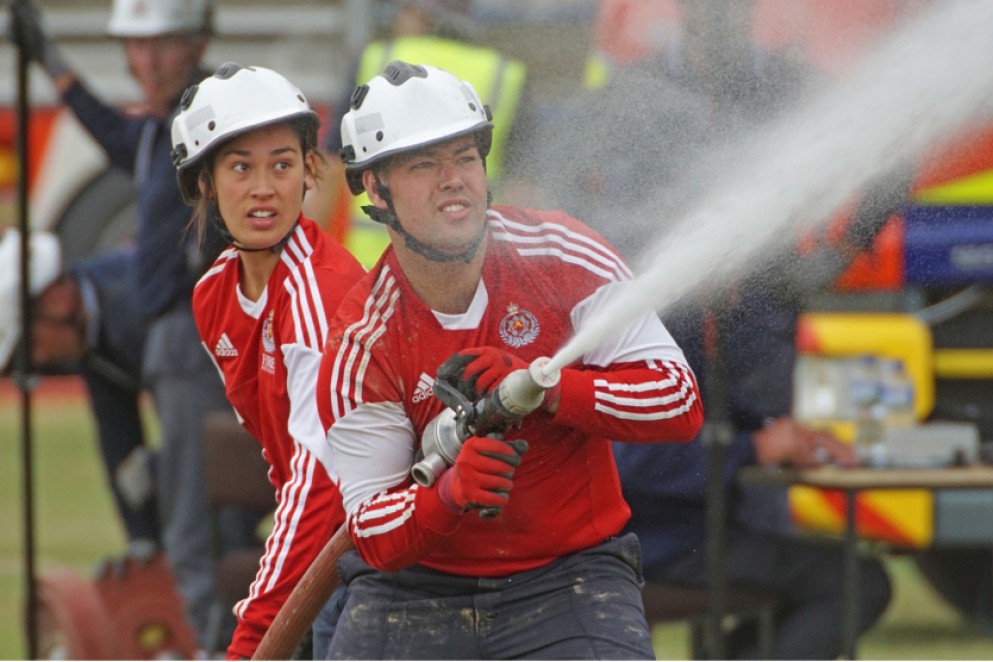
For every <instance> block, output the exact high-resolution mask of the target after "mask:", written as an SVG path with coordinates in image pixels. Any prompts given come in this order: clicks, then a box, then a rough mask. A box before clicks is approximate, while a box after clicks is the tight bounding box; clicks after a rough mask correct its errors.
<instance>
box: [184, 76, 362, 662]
mask: <svg viewBox="0 0 993 662" xmlns="http://www.w3.org/2000/svg"><path fill="white" fill-rule="evenodd" d="M318 125H319V120H318V117H317V114H316V113H315V112H314V111H313V109H312V108H311V107H310V106H309V105H308V104H307V101H306V99H305V98H304V96H303V95H302V94H301V93H300V91H299V90H298V89H297V88H296V87H295V86H294V85H293V84H292V83H290V82H289V81H288V80H286V79H285V78H284V77H283V76H281V75H280V74H278V73H276V72H274V71H271V70H269V69H264V68H262V67H241V66H239V65H237V64H233V63H228V64H225V65H223V66H221V67H220V68H219V69H218V70H217V72H216V73H214V75H213V76H210V77H209V78H206V79H204V80H203V81H202V82H201V83H200V84H199V85H196V86H194V87H191V88H190V89H188V90H187V91H186V94H185V95H184V97H183V101H182V103H181V111H180V113H179V115H177V117H176V119H175V120H174V122H173V126H172V142H173V163H174V164H175V165H176V167H177V169H178V171H179V185H180V188H181V190H182V194H183V199H184V200H185V201H186V202H187V204H190V205H192V206H193V207H194V213H193V225H194V226H195V227H196V229H197V230H198V231H199V232H201V233H202V232H203V231H204V229H205V227H206V224H207V223H216V224H218V226H219V229H220V230H221V232H222V234H223V235H224V236H225V238H226V239H227V240H228V241H229V242H230V246H229V247H228V248H227V249H226V250H224V251H223V252H222V253H221V255H220V256H219V257H218V259H217V261H216V262H215V263H214V265H213V266H212V267H211V268H210V269H209V270H208V271H207V272H206V273H205V274H204V276H203V277H202V278H201V280H200V282H199V283H198V284H197V286H196V289H195V291H194V295H193V311H194V316H195V318H196V322H197V328H198V330H199V332H200V338H201V340H202V342H203V345H204V348H205V349H206V350H207V352H208V353H209V354H210V356H211V358H212V359H213V360H214V362H215V364H216V365H217V367H218V370H219V371H220V373H221V376H222V377H223V379H224V387H225V391H226V393H227V397H228V399H229V400H230V402H231V404H232V406H233V407H234V409H235V411H236V412H237V414H238V417H239V420H241V421H242V423H243V424H244V426H245V428H246V429H247V430H248V431H249V432H251V433H252V434H253V435H254V436H255V438H256V439H258V440H259V441H260V442H261V444H262V453H263V455H264V456H265V458H266V460H267V461H268V462H269V464H270V467H271V468H270V470H269V478H270V481H271V482H272V484H273V487H274V488H275V489H276V511H275V516H274V517H275V519H274V522H273V527H272V533H271V534H270V536H269V539H268V541H267V543H266V551H265V554H264V556H263V557H262V559H261V561H260V564H259V571H258V574H257V575H256V578H255V581H254V582H253V583H252V586H251V589H250V591H249V595H248V596H247V597H246V598H245V599H243V600H241V601H240V602H239V603H238V604H237V605H236V606H235V608H234V612H235V615H236V616H237V618H238V625H237V628H236V630H235V632H234V636H233V638H232V642H231V644H230V646H229V648H228V651H227V652H228V657H229V658H238V657H244V658H248V657H251V656H252V654H253V653H254V651H255V649H256V647H257V646H258V644H259V642H260V641H261V638H262V636H263V634H264V633H265V631H266V629H268V627H269V625H270V624H271V623H272V620H273V618H274V617H275V615H276V613H277V612H278V611H279V608H280V606H281V605H282V604H283V602H284V601H285V600H286V598H287V597H288V596H289V594H290V592H291V590H292V588H293V586H294V585H295V584H296V583H297V581H298V580H299V579H300V577H301V576H302V575H303V573H304V572H305V571H306V569H307V568H308V567H309V565H310V563H311V561H312V560H313V559H314V557H315V556H316V555H317V553H318V552H319V551H320V550H321V548H322V547H323V546H324V544H325V543H326V542H327V540H328V539H329V538H330V537H331V535H332V534H333V533H334V531H335V529H336V528H337V527H338V526H340V525H341V523H342V522H343V521H344V512H343V510H342V506H341V496H340V494H339V492H338V489H337V487H336V486H335V484H334V482H332V480H331V479H330V477H329V476H328V474H327V472H326V471H325V469H324V467H323V466H322V461H323V460H324V459H325V457H324V456H326V455H327V453H328V446H327V443H326V441H325V438H324V430H323V428H322V426H321V422H320V419H319V417H318V413H317V404H316V396H315V388H316V383H317V371H318V366H319V364H320V360H321V352H322V349H323V346H324V340H325V336H326V334H327V330H328V321H329V319H330V318H331V317H332V316H333V315H334V312H335V310H336V309H337V307H338V304H339V302H340V301H341V299H342V298H343V297H344V295H345V293H346V292H347V291H348V290H349V288H350V287H351V285H352V284H353V283H354V282H356V281H357V280H358V279H359V278H361V276H362V275H363V274H364V269H363V268H362V267H361V266H360V265H359V263H358V262H357V261H356V260H355V259H354V258H353V257H352V256H351V255H350V254H349V253H348V252H347V251H346V250H345V249H344V248H342V247H341V246H340V245H339V244H338V243H336V242H335V241H334V240H333V239H331V238H330V237H329V236H327V235H326V234H325V233H324V232H323V231H322V230H321V229H320V227H318V225H317V224H316V223H314V221H312V220H310V219H308V218H306V217H304V216H303V215H302V213H301V207H302V204H303V197H304V194H305V192H306V191H307V190H308V189H309V188H311V187H312V186H314V182H315V176H316V174H317V172H318V168H319V167H320V164H321V160H320V158H321V157H320V156H319V154H318V152H317V149H316V145H317V129H318Z"/></svg>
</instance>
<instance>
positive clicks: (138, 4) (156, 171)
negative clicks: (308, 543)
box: [12, 0, 255, 646]
mask: <svg viewBox="0 0 993 662" xmlns="http://www.w3.org/2000/svg"><path fill="white" fill-rule="evenodd" d="M12 7H13V9H14V16H13V18H14V21H13V29H14V30H18V31H20V33H21V34H22V39H21V41H23V42H25V43H27V44H28V45H29V50H30V56H31V57H32V58H33V59H35V60H36V61H37V62H39V63H40V64H41V65H42V67H44V69H45V70H46V71H47V72H48V73H49V75H50V76H51V78H52V81H53V83H54V86H55V89H56V91H57V92H58V93H59V94H60V96H61V98H62V100H63V101H64V102H65V103H66V104H67V105H68V106H69V107H70V108H71V109H72V110H73V112H74V113H75V114H76V116H77V117H78V118H79V120H80V122H81V123H82V124H83V126H84V127H85V128H86V129H87V131H89V132H90V133H91V134H92V135H93V137H94V138H95V139H96V141H97V142H98V143H99V144H100V145H101V146H102V147H103V148H104V150H105V151H106V152H107V155H108V156H109V157H110V161H111V162H112V163H113V164H114V165H115V166H117V167H119V168H122V169H124V170H125V171H127V172H130V173H132V175H133V177H134V182H135V187H136V193H137V198H138V201H137V219H136V220H137V226H136V229H135V250H136V258H135V260H134V262H133V265H134V269H133V271H132V274H131V278H130V285H131V302H132V306H133V311H134V312H135V313H136V314H137V315H138V316H139V317H141V318H142V319H143V320H144V321H145V323H147V324H148V325H149V326H148V336H147V341H146V344H145V354H144V357H143V366H142V370H143V377H144V380H145V384H146V386H147V387H148V388H149V390H150V391H151V393H152V395H153V397H154V400H155V407H156V413H157V414H158V419H159V423H160V431H161V436H162V441H161V445H160V448H161V451H160V453H159V456H158V463H157V471H158V484H159V506H160V511H161V517H160V519H161V523H162V544H163V547H164V549H165V552H166V555H167V557H168V559H169V563H170V566H171V568H172V570H173V572H174V573H175V575H176V579H177V583H178V587H179V592H180V595H181V596H182V597H183V600H184V602H185V605H186V608H187V611H188V615H189V617H190V620H191V623H192V625H193V626H194V627H195V629H196V631H197V633H198V634H199V637H200V642H201V644H202V645H204V646H207V645H209V643H210V642H209V639H211V638H213V637H212V636H211V635H210V634H209V633H208V632H207V630H208V624H209V622H210V612H211V606H212V604H213V602H214V560H213V556H214V544H213V542H214V531H213V526H212V521H214V520H213V519H212V518H211V517H210V513H209V510H208V504H207V498H206V494H205V487H204V470H203V437H202V427H203V421H204V419H205V418H206V416H207V415H208V414H209V413H211V412H215V411H227V410H228V404H227V401H226V399H225V397H224V389H223V385H222V384H221V381H220V380H219V379H218V377H217V371H216V370H215V369H214V367H213V365H212V364H211V362H210V360H209V359H208V357H206V356H204V353H203V351H202V350H201V349H200V347H199V344H200V343H199V338H198V336H197V332H196V326H195V324H194V322H193V313H192V308H191V304H190V300H191V297H192V292H193V286H194V284H195V283H196V280H197V278H198V277H199V275H200V274H201V273H202V271H203V268H204V267H205V266H206V265H207V264H209V263H210V261H211V260H212V259H213V257H214V255H216V251H217V249H218V248H219V246H220V244H221V242H220V241H219V240H218V237H217V234H216V232H215V231H214V230H212V229H211V230H209V236H208V240H207V242H206V244H205V245H206V246H208V249H207V250H206V251H204V252H205V253H206V255H205V254H203V253H201V252H199V251H198V246H197V244H196V241H195V238H194V237H192V236H191V235H189V233H186V232H185V228H186V225H187V223H188V221H189V209H188V208H187V207H186V205H184V204H183V201H182V199H181V197H180V195H179V190H178V188H177V186H176V173H175V170H174V168H173V165H172V161H171V159H170V155H169V154H170V150H171V148H172V146H171V143H170V139H169V128H170V122H171V116H172V114H173V113H174V111H175V109H176V107H177V105H178V103H179V98H180V95H181V94H182V93H183V90H184V89H185V88H186V87H187V86H188V85H190V84H192V83H194V82H196V81H199V80H201V79H202V78H203V77H204V76H205V75H206V72H204V71H201V70H200V60H201V58H202V57H203V54H204V52H205V50H206V48H207V44H208V41H209V37H210V33H211V29H212V26H211V14H212V7H211V4H210V3H209V1H208V0H156V1H155V2H149V1H148V0H114V4H113V9H112V14H111V18H110V22H109V24H108V28H107V31H108V33H109V34H110V35H111V36H113V37H116V38H119V39H120V40H121V44H122V46H123V48H124V54H125V57H126V58H127V62H128V67H129V69H130V71H131V74H132V76H133V77H134V79H135V82H136V83H137V84H138V87H139V88H140V89H141V94H142V101H143V103H144V105H145V112H144V113H143V114H141V115H139V116H133V115H125V114H123V113H121V112H119V111H118V110H116V109H114V108H110V107H108V106H106V105H105V104H103V103H101V102H100V101H99V100H98V99H97V98H95V97H94V96H93V95H92V94H91V93H90V92H89V91H88V90H87V89H86V87H85V86H84V85H83V84H82V82H81V81H80V80H79V78H78V77H77V75H76V73H75V72H73V71H72V69H70V68H69V66H68V64H67V63H66V62H65V60H64V59H63V57H62V55H61V54H60V52H59V49H58V47H57V46H56V45H55V44H54V43H53V42H52V41H51V39H49V38H48V37H47V35H46V34H45V33H44V31H43V30H42V28H41V25H40V19H39V16H38V15H37V13H36V11H35V10H34V9H33V7H31V5H29V4H28V3H14V4H13V5H12ZM210 247H213V250H212V249H211V248H210ZM244 520H245V521H243V518H242V517H241V516H240V514H239V513H237V512H234V511H225V512H223V513H222V514H221V517H220V518H219V521H220V523H221V527H222V530H221V532H220V540H221V543H222V544H225V545H228V546H231V545H237V544H239V543H238V542H234V541H242V540H244V539H245V538H246V534H245V533H244V532H243V531H242V529H243V528H245V527H248V526H252V525H253V523H254V521H255V518H254V517H246V518H244ZM228 541H232V542H230V543H229V542H228ZM241 544H243V543H241Z"/></svg>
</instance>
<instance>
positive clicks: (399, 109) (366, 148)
mask: <svg viewBox="0 0 993 662" xmlns="http://www.w3.org/2000/svg"><path fill="white" fill-rule="evenodd" d="M490 119H491V115H490V110H489V108H487V107H486V106H485V105H483V102H482V101H481V100H480V98H479V95H478V94H476V91H475V90H474V89H473V88H472V85H470V84H469V83H467V82H466V81H464V80H460V79H458V78H456V77H455V76H453V75H452V74H450V73H448V72H447V71H444V70H442V69H438V68H437V67H433V66H430V65H427V64H418V65H413V64H408V63H407V62H401V61H399V60H395V61H393V62H391V63H390V64H389V65H387V67H386V69H384V70H383V72H382V73H381V74H377V75H376V76H374V77H373V78H372V80H370V81H369V82H368V83H366V84H365V85H362V86H360V87H358V88H356V90H355V92H354V93H353V94H352V100H351V104H350V107H349V111H348V112H347V113H345V115H344V117H342V118H341V144H342V145H343V147H342V149H341V159H342V161H343V162H344V163H345V177H346V179H347V180H348V187H349V189H351V191H352V193H353V194H355V195H358V194H360V193H362V191H364V190H365V187H364V185H363V184H362V172H363V171H365V170H368V169H369V167H370V166H372V165H375V164H377V163H380V162H382V161H383V160H384V159H387V158H389V157H391V156H395V155H397V154H400V153H403V152H409V151H411V150H414V149H418V148H421V147H425V146H427V145H432V144H435V143H439V142H443V141H445V140H448V139H450V138H455V137H457V136H463V135H469V134H473V133H474V134H476V136H477V140H478V144H479V153H480V156H482V157H483V159H484V161H485V159H486V155H487V154H488V153H489V151H490V144H491V142H492V134H493V124H492V123H491V122H490Z"/></svg>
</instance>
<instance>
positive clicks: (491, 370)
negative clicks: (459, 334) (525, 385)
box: [458, 347, 528, 396]
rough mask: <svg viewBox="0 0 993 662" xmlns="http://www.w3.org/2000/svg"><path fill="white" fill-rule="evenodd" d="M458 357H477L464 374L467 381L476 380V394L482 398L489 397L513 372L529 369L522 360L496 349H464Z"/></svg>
mask: <svg viewBox="0 0 993 662" xmlns="http://www.w3.org/2000/svg"><path fill="white" fill-rule="evenodd" d="M458 355H459V356H463V357H465V358H470V357H472V356H475V357H476V358H475V359H473V360H472V361H470V362H469V364H467V365H466V367H465V369H464V371H463V374H464V376H465V380H466V381H472V380H473V379H475V384H476V393H478V394H479V395H480V396H484V395H489V393H490V391H492V390H493V389H494V388H496V387H497V386H498V385H499V384H500V382H502V381H503V379H504V377H506V376H507V375H509V374H510V373H512V372H513V371H515V370H519V369H524V370H527V367H528V364H527V363H525V362H524V361H523V360H522V359H519V358H517V357H516V356H514V355H513V354H510V353H508V352H505V351H503V350H502V349H497V348H496V347H472V348H469V349H463V350H462V351H461V352H458Z"/></svg>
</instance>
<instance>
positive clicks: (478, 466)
mask: <svg viewBox="0 0 993 662" xmlns="http://www.w3.org/2000/svg"><path fill="white" fill-rule="evenodd" d="M513 444H514V445H511V444H508V443H507V442H505V441H503V440H501V439H494V438H493V437H469V438H468V439H466V440H465V443H463V444H462V450H460V451H459V456H458V458H457V459H456V460H455V464H454V465H453V466H452V468H451V469H449V470H448V471H446V472H445V473H444V474H443V475H442V477H441V480H440V481H438V498H439V499H441V501H442V503H444V504H445V505H446V506H448V507H449V508H451V509H452V510H457V511H464V510H466V509H467V508H473V507H482V508H500V507H503V506H505V505H507V501H508V500H509V498H510V489H511V488H512V487H513V486H514V482H513V480H511V479H512V478H513V476H514V471H515V470H516V469H517V467H518V466H520V464H521V455H523V454H524V452H525V451H526V450H527V443H526V442H524V440H522V439H517V440H515V441H514V442H513Z"/></svg>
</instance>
